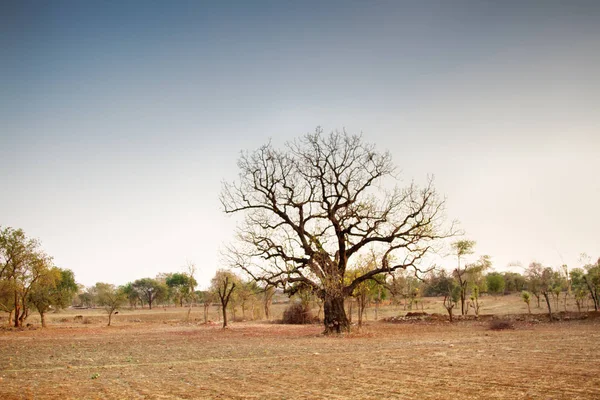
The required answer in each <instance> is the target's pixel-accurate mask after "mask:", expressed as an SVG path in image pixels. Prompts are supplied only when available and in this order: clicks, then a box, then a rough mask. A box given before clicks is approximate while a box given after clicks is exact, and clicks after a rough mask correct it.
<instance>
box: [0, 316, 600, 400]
mask: <svg viewBox="0 0 600 400" xmlns="http://www.w3.org/2000/svg"><path fill="white" fill-rule="evenodd" d="M515 326H516V329H515V330H510V331H500V332H494V331H489V330H488V324H487V322H483V321H481V322H479V321H463V322H459V323H456V324H449V323H445V322H441V323H439V322H438V323H425V322H420V323H413V324H387V323H370V324H368V325H367V326H366V327H365V328H364V329H363V330H362V332H361V333H359V334H351V335H348V336H343V337H323V336H321V335H320V331H321V327H320V326H318V325H309V326H289V325H276V324H275V325H273V324H266V323H239V324H233V325H232V328H230V329H228V330H222V329H220V328H218V327H216V326H204V325H198V324H185V323H183V322H179V323H175V322H171V323H157V322H140V323H126V322H123V321H122V322H121V323H120V324H117V326H114V327H105V326H102V325H101V324H91V325H83V324H80V323H79V324H76V323H74V324H65V323H57V324H55V325H53V326H52V327H51V328H49V329H46V330H41V329H38V330H34V331H31V330H25V331H22V332H0V379H1V380H0V398H2V399H25V398H36V399H54V398H61V399H96V398H114V399H123V398H127V399H142V398H143V399H196V398H221V399H224V398H248V399H251V398H256V399H264V398H281V399H283V398H288V399H320V398H332V399H350V398H357V399H379V398H401V399H414V398H419V399H444V398H461V399H482V398H487V399H493V398H498V399H499V398H502V399H526V398H530V399H538V398H553V399H573V398H577V399H597V398H600V386H599V385H600V378H599V375H598V373H599V372H600V370H599V367H598V365H597V360H598V359H599V358H600V348H599V347H598V346H597V344H598V338H600V334H599V333H598V332H599V328H600V321H598V320H597V319H595V320H589V321H570V322H558V323H551V324H550V323H539V324H535V325H530V324H527V323H525V322H516V323H515Z"/></svg>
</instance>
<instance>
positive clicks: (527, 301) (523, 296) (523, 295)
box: [521, 290, 531, 314]
mask: <svg viewBox="0 0 600 400" xmlns="http://www.w3.org/2000/svg"><path fill="white" fill-rule="evenodd" d="M521 299H523V301H524V302H525V304H527V312H528V313H529V314H531V307H530V305H529V304H530V303H531V294H530V293H529V292H528V291H526V290H523V291H522V292H521Z"/></svg>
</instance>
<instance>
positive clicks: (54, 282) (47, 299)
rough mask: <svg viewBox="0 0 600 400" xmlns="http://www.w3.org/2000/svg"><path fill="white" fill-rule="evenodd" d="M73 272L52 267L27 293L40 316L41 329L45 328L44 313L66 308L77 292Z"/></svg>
mask: <svg viewBox="0 0 600 400" xmlns="http://www.w3.org/2000/svg"><path fill="white" fill-rule="evenodd" d="M77 289H78V288H77V283H76V282H75V277H74V275H73V272H72V271H70V270H68V269H66V270H63V269H60V268H57V267H52V268H51V269H48V270H47V271H45V272H44V273H43V274H42V275H40V277H39V279H38V280H37V281H36V282H35V284H34V285H33V286H32V288H31V291H30V292H29V301H30V302H31V304H32V305H33V306H34V307H35V308H36V310H37V311H38V312H39V314H40V319H41V321H42V328H45V327H46V313H47V312H48V311H50V310H52V309H57V310H58V309H61V308H66V307H67V306H68V305H69V303H70V302H71V299H72V298H73V295H74V294H75V293H76V292H77Z"/></svg>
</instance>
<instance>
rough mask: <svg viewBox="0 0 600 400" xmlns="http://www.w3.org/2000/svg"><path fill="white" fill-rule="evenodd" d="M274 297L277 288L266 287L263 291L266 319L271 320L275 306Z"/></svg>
mask: <svg viewBox="0 0 600 400" xmlns="http://www.w3.org/2000/svg"><path fill="white" fill-rule="evenodd" d="M273 296H275V287H273V286H271V285H266V287H265V288H264V289H263V291H262V298H263V307H264V310H265V318H266V319H267V320H270V319H271V305H272V304H273Z"/></svg>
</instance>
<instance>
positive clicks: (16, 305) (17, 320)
mask: <svg viewBox="0 0 600 400" xmlns="http://www.w3.org/2000/svg"><path fill="white" fill-rule="evenodd" d="M20 313H21V308H20V307H19V296H18V294H17V292H16V291H15V328H18V327H19V314H20Z"/></svg>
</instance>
